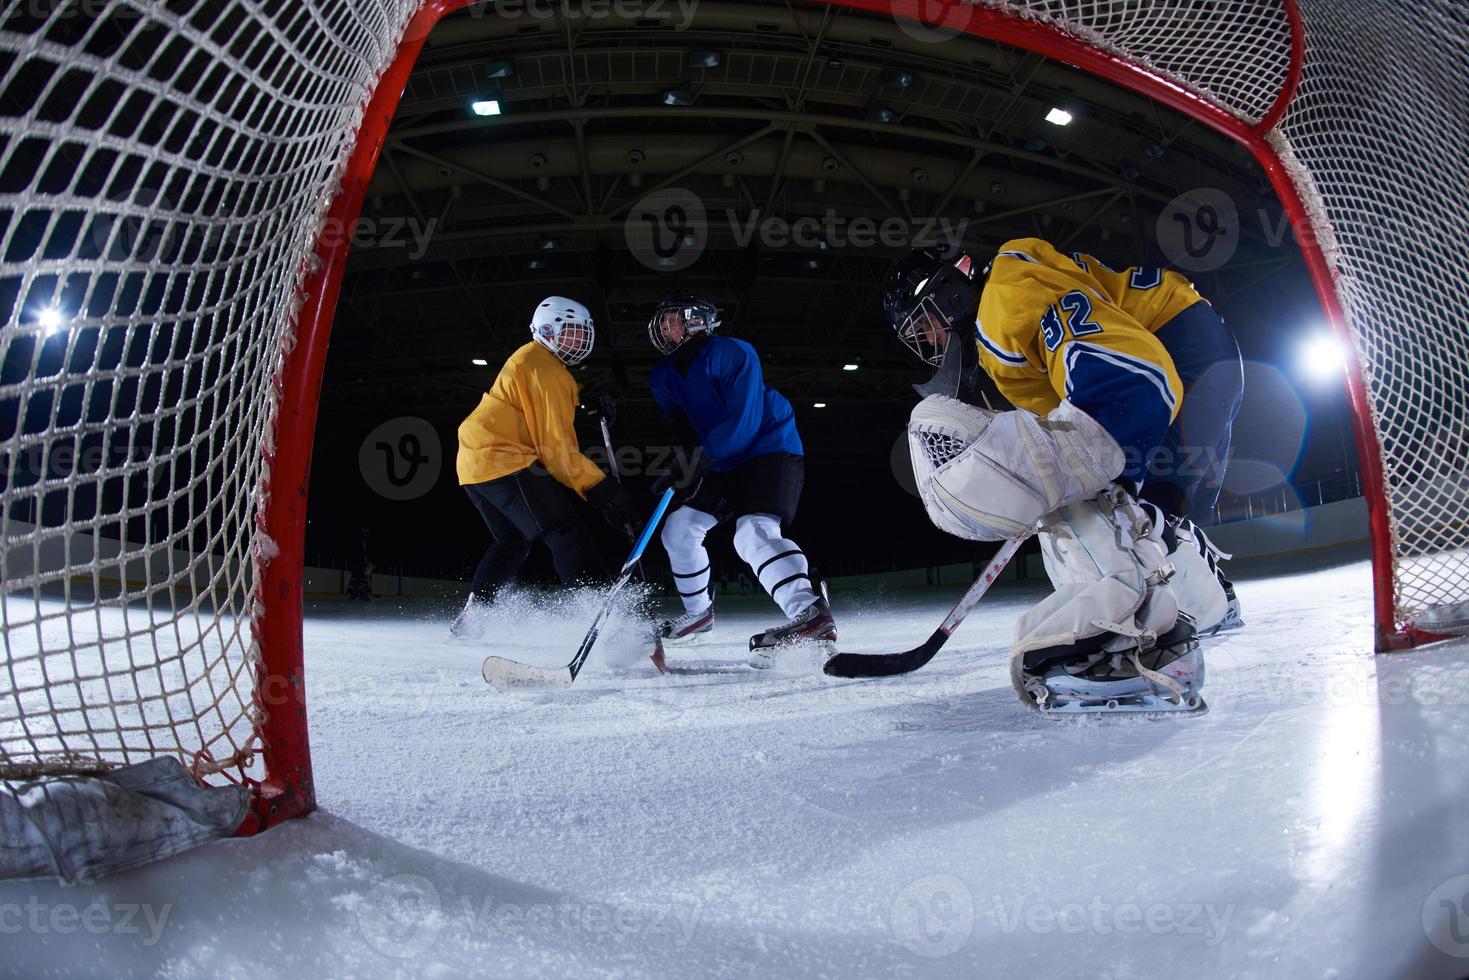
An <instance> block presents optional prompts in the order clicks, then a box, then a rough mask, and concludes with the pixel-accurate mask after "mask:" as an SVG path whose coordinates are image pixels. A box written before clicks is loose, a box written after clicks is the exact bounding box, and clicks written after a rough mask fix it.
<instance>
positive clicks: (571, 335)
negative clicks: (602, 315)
mask: <svg viewBox="0 0 1469 980" xmlns="http://www.w3.org/2000/svg"><path fill="white" fill-rule="evenodd" d="M530 335H531V336H532V337H534V338H535V341H536V343H538V344H540V345H541V346H542V347H544V348H546V350H548V351H550V352H551V353H552V354H555V355H556V356H557V357H559V358H561V360H562V362H563V363H566V364H580V363H581V362H582V361H585V360H586V359H587V355H588V354H590V353H591V352H592V343H593V342H594V341H595V340H596V339H597V328H596V327H595V326H593V324H592V314H591V311H590V310H588V309H587V308H586V307H585V306H582V305H581V304H580V303H578V302H577V301H576V300H574V299H567V298H566V297H565V296H547V297H546V298H545V299H543V300H541V303H540V305H539V306H537V307H536V312H535V315H534V316H532V317H531V318H530Z"/></svg>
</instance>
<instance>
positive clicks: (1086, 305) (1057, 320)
mask: <svg viewBox="0 0 1469 980" xmlns="http://www.w3.org/2000/svg"><path fill="white" fill-rule="evenodd" d="M1063 313H1064V314H1065V316H1064V318H1063V316H1062V314H1063ZM1091 316H1092V301H1091V297H1089V296H1087V294H1086V293H1084V292H1082V291H1081V290H1079V289H1075V290H1072V291H1071V292H1069V293H1067V294H1066V295H1065V296H1062V297H1061V301H1060V302H1058V303H1056V304H1054V305H1052V306H1050V307H1048V308H1047V309H1046V313H1045V315H1044V316H1042V317H1041V339H1042V340H1044V341H1045V342H1046V350H1048V351H1054V350H1055V349H1056V348H1057V347H1060V346H1061V341H1063V340H1065V339H1066V329H1067V327H1068V326H1069V327H1070V329H1071V336H1072V338H1073V339H1075V338H1077V337H1087V336H1090V335H1092V334H1094V333H1101V332H1102V327H1101V324H1098V323H1094V322H1092V319H1091Z"/></svg>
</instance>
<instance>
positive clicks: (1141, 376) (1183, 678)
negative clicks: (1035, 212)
mask: <svg viewBox="0 0 1469 980" xmlns="http://www.w3.org/2000/svg"><path fill="white" fill-rule="evenodd" d="M884 308H885V312H886V313H887V315H888V318H889V321H890V322H891V323H892V325H893V327H894V328H895V329H896V330H897V332H898V335H899V337H900V338H902V339H903V341H904V342H905V343H907V344H908V346H909V347H911V348H912V349H913V350H914V351H915V352H916V353H918V354H919V356H921V357H922V358H923V359H924V360H926V361H928V362H929V363H931V364H939V363H940V362H941V360H942V359H943V357H944V355H945V353H946V351H948V350H950V349H951V348H950V346H949V342H950V339H951V338H953V339H954V340H956V341H957V342H956V343H955V344H954V347H953V349H954V351H955V356H959V355H966V356H967V358H969V359H972V360H975V361H977V363H978V365H979V366H980V367H982V368H983V369H984V371H985V372H986V373H987V374H988V375H989V376H990V378H991V380H993V382H994V384H995V386H996V388H997V389H998V390H999V392H1000V393H1001V394H1002V395H1004V396H1005V398H1007V399H1008V400H1009V401H1010V402H1011V403H1012V404H1013V405H1015V406H1016V409H1015V410H1014V411H1005V412H996V411H993V410H990V409H988V408H977V407H974V406H971V405H968V404H965V403H964V402H962V401H960V400H958V399H957V398H954V397H949V396H948V395H947V394H941V395H931V396H930V397H928V398H926V399H924V401H923V402H922V403H920V404H919V406H918V407H917V408H916V409H915V410H914V412H913V416H912V418H911V419H910V422H909V442H910V448H911V451H912V456H913V465H914V472H915V476H916V477H917V480H918V487H919V492H920V496H922V498H923V501H924V506H925V508H926V509H927V511H928V514H929V516H930V518H931V519H932V520H933V521H934V523H935V524H936V525H937V526H938V527H940V528H942V529H944V530H946V531H949V532H950V533H952V534H955V535H958V536H960V537H965V538H970V539H974V540H988V541H993V540H1001V539H1004V538H1010V537H1015V536H1018V535H1023V534H1027V533H1030V532H1031V531H1032V530H1035V529H1039V530H1040V540H1041V551H1042V555H1043V557H1044V559H1045V563H1046V569H1047V572H1048V573H1049V574H1050V577H1051V581H1052V584H1053V585H1054V586H1055V590H1056V591H1055V593H1054V594H1053V595H1052V596H1050V597H1049V598H1047V599H1046V600H1045V601H1043V602H1042V603H1040V604H1039V605H1038V606H1037V607H1036V608H1035V609H1033V610H1031V611H1030V612H1029V613H1027V614H1026V615H1025V616H1024V617H1022V619H1021V621H1020V622H1019V623H1018V624H1017V627H1016V636H1015V648H1014V653H1013V657H1012V679H1013V680H1014V682H1015V686H1016V690H1017V692H1019V693H1020V695H1021V697H1022V698H1023V699H1025V700H1026V701H1027V703H1032V704H1037V705H1039V706H1041V707H1044V708H1047V709H1049V710H1056V711H1067V712H1075V711H1088V710H1104V711H1105V710H1111V711H1117V710H1129V709H1130V710H1148V711H1155V710H1180V709H1182V710H1197V708H1198V707H1199V706H1201V705H1202V703H1203V702H1202V699H1200V698H1199V696H1198V691H1199V688H1200V686H1201V685H1202V683H1203V660H1202V656H1201V654H1200V653H1199V651H1198V640H1197V634H1198V632H1200V631H1202V632H1215V631H1218V630H1220V629H1228V628H1232V627H1234V626H1238V625H1241V622H1240V619H1239V613H1238V603H1237V602H1236V601H1235V600H1234V597H1233V594H1232V590H1231V589H1230V587H1229V585H1228V583H1227V581H1226V580H1225V579H1224V578H1223V576H1222V574H1220V573H1219V572H1218V569H1217V563H1218V559H1219V557H1220V555H1219V553H1218V552H1217V551H1216V550H1215V549H1214V548H1213V547H1212V545H1210V544H1209V543H1208V540H1207V538H1205V537H1204V534H1203V532H1202V531H1201V530H1200V529H1199V528H1198V527H1197V526H1196V525H1194V524H1193V522H1191V521H1189V520H1188V519H1187V516H1186V515H1187V514H1188V513H1189V512H1190V511H1192V512H1194V513H1207V512H1208V511H1209V510H1210V509H1212V507H1213V504H1214V502H1215V500H1217V497H1218V493H1219V486H1220V480H1221V478H1222V475H1223V470H1224V465H1225V463H1226V461H1227V459H1228V452H1229V439H1230V427H1231V425H1232V422H1233V419H1234V415H1235V413H1236V412H1237V411H1238V409H1239V404H1240V400H1241V397H1242V393H1243V371H1242V368H1241V364H1240V356H1239V348H1238V345H1237V344H1236V343H1235V340H1234V337H1233V335H1232V334H1231V333H1230V332H1229V330H1228V328H1227V327H1226V326H1225V325H1224V322H1223V321H1222V320H1221V319H1220V318H1219V316H1218V315H1217V314H1215V313H1214V311H1213V308H1212V307H1211V306H1210V305H1209V303H1208V302H1207V301H1206V300H1204V299H1203V297H1201V296H1200V295H1199V294H1198V292H1197V291H1196V290H1195V289H1194V287H1193V285H1192V284H1191V283H1190V282H1189V281H1188V280H1187V279H1186V278H1184V277H1183V276H1181V275H1179V274H1178V273H1176V272H1172V271H1168V270H1163V269H1157V268H1150V267H1137V268H1129V269H1122V270H1116V269H1113V268H1111V267H1109V266H1107V265H1106V264H1104V263H1102V262H1101V261H1099V260H1098V259H1096V258H1094V257H1092V256H1089V255H1083V254H1079V253H1077V254H1065V253H1062V252H1060V251H1059V250H1057V249H1056V248H1055V247H1054V246H1053V245H1051V244H1050V243H1049V242H1046V241H1042V240H1041V239H1037V238H1029V239H1018V240H1015V241H1011V242H1007V243H1006V244H1005V245H1004V246H1002V247H1001V249H1000V250H999V252H998V254H997V255H996V256H995V258H994V260H993V261H992V262H991V263H990V264H989V265H988V266H987V267H986V268H985V269H984V272H983V273H982V274H977V263H975V262H974V260H973V259H972V258H971V257H969V256H967V255H958V256H955V257H952V258H948V259H944V258H940V257H939V256H938V255H936V254H935V253H933V252H931V251H919V252H915V253H913V254H912V255H910V256H908V257H907V258H906V259H904V260H903V261H902V262H900V263H899V265H898V267H897V269H895V271H894V272H893V274H892V275H891V276H890V277H889V280H888V283H887V288H886V290H885V294H884ZM1140 495H1141V498H1142V501H1143V502H1142V503H1140V502H1139V497H1140Z"/></svg>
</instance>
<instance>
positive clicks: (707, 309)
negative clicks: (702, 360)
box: [648, 293, 719, 354]
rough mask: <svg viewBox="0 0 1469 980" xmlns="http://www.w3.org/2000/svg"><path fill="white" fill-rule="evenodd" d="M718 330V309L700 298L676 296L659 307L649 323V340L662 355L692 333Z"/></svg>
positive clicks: (677, 345) (690, 295)
mask: <svg viewBox="0 0 1469 980" xmlns="http://www.w3.org/2000/svg"><path fill="white" fill-rule="evenodd" d="M718 328H719V307H717V306H715V305H714V304H713V303H711V302H709V300H707V299H705V298H704V297H702V296H695V295H694V294H692V293H677V294H675V295H673V296H669V297H668V298H666V299H665V300H663V302H661V303H659V304H658V308H657V309H655V310H654V311H653V315H652V317H650V318H649V320H648V339H649V340H651V341H652V342H653V346H654V347H656V348H658V350H659V352H661V353H663V354H672V353H673V352H674V351H676V350H678V349H679V347H681V346H683V344H684V342H685V341H687V340H689V339H690V338H691V337H693V336H694V334H699V333H713V332H714V331H715V330H717V329H718Z"/></svg>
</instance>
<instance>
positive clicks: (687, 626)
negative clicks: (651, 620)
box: [654, 606, 714, 647]
mask: <svg viewBox="0 0 1469 980" xmlns="http://www.w3.org/2000/svg"><path fill="white" fill-rule="evenodd" d="M712 629H714V607H713V606H710V607H709V608H708V609H705V610H703V611H702V612H696V613H684V614H683V615H682V616H675V617H674V618H673V619H665V620H664V621H663V622H661V623H659V624H658V628H657V629H656V630H655V631H654V636H655V638H656V639H657V640H658V643H659V645H660V646H665V647H670V646H674V647H677V646H688V645H690V644H694V643H698V642H699V641H700V640H701V639H703V638H704V636H705V634H707V633H708V632H709V631H710V630H712Z"/></svg>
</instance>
